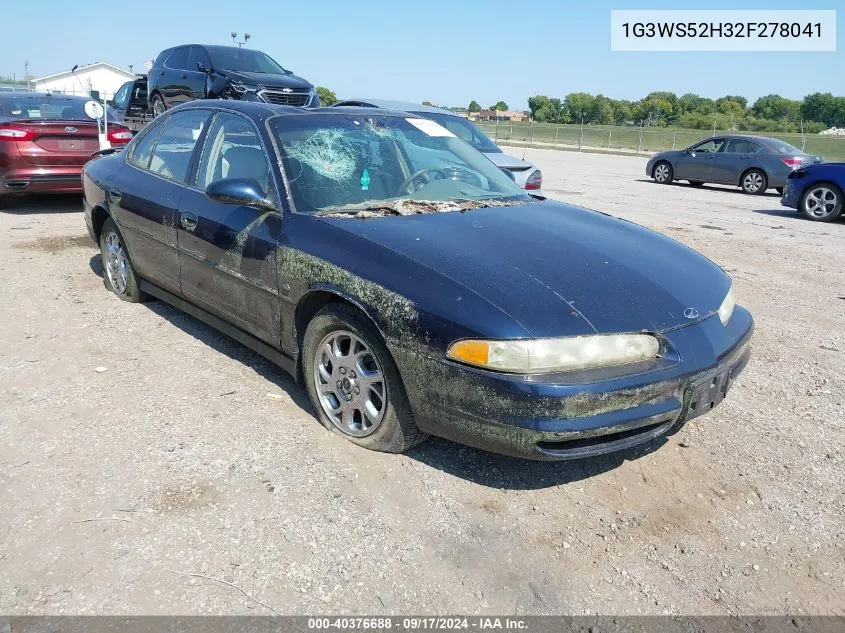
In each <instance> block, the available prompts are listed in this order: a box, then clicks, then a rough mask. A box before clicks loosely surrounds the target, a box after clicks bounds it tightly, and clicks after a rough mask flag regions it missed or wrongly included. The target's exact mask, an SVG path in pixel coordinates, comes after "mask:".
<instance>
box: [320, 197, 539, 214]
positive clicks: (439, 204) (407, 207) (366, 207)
mask: <svg viewBox="0 0 845 633" xmlns="http://www.w3.org/2000/svg"><path fill="white" fill-rule="evenodd" d="M529 202H530V201H528V200H522V199H520V200H497V199H493V198H491V199H487V200H483V199H481V200H470V199H463V198H462V199H458V200H390V201H385V202H377V201H373V202H368V203H365V204H348V205H344V206H342V207H334V208H331V209H326V210H325V211H323V212H322V213H320V214H319V215H320V216H321V217H327V218H360V219H363V218H383V217H387V216H395V215H425V214H429V213H446V212H449V211H459V212H461V213H463V212H464V211H470V210H472V209H483V208H485V207H512V206H515V205H518V204H527V203H529Z"/></svg>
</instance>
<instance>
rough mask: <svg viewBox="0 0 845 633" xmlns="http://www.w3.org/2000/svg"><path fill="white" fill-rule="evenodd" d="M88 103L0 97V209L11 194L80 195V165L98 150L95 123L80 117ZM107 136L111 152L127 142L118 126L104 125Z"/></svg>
mask: <svg viewBox="0 0 845 633" xmlns="http://www.w3.org/2000/svg"><path fill="white" fill-rule="evenodd" d="M87 101H90V98H88V97H73V96H68V95H61V94H52V95H51V94H47V93H34V92H0V208H3V207H5V206H7V205H8V202H9V199H10V198H11V197H12V196H14V195H19V194H26V193H80V192H81V191H82V166H83V165H84V164H85V163H86V162H87V161H88V160H89V159H90V158H91V154H92V153H94V152H96V151H97V150H99V149H100V145H99V140H98V137H97V122H96V121H95V120H93V119H91V118H90V117H88V116H87V115H86V114H85V103H86V102H87ZM109 113H110V114H111V111H109ZM107 136H108V139H109V141H110V142H111V144H112V146H113V147H122V146H123V145H125V144H126V143H128V142H129V141H130V140H132V132H131V131H130V130H129V128H128V127H126V126H125V125H123V124H121V123H118V122H115V123H111V122H109V125H108V133H107Z"/></svg>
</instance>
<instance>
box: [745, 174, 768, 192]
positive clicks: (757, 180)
mask: <svg viewBox="0 0 845 633" xmlns="http://www.w3.org/2000/svg"><path fill="white" fill-rule="evenodd" d="M762 186H763V176H762V174H760V172H757V171H752V172H750V173H748V174H746V175H745V178H743V179H742V188H743V189H745V190H746V191H747V192H748V193H757V192H758V191H760V188H761V187H762Z"/></svg>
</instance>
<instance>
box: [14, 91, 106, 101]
mask: <svg viewBox="0 0 845 633" xmlns="http://www.w3.org/2000/svg"><path fill="white" fill-rule="evenodd" d="M0 96H2V97H6V96H12V97H23V98H24V99H34V98H36V97H41V98H44V99H79V100H84V101H91V100H92V97H89V96H87V95H66V94H64V93H63V92H35V91H32V90H0Z"/></svg>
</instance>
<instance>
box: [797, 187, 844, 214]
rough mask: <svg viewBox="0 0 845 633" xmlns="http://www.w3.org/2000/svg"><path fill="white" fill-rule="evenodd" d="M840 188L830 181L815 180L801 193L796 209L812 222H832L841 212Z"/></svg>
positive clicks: (841, 196) (841, 198) (841, 197)
mask: <svg viewBox="0 0 845 633" xmlns="http://www.w3.org/2000/svg"><path fill="white" fill-rule="evenodd" d="M842 205H843V195H842V190H841V189H840V188H839V187H837V186H836V185H834V184H833V183H832V182H817V183H816V184H814V185H810V186H809V187H807V189H806V190H805V191H804V193H803V194H802V195H801V201H800V202H799V203H798V209H799V210H800V211H801V213H803V214H804V216H805V217H807V218H808V219H810V220H813V221H814V222H833V221H834V220H835V219H836V218H838V217H839V216H840V214H841V213H842Z"/></svg>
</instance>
